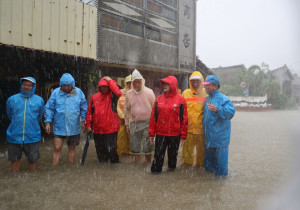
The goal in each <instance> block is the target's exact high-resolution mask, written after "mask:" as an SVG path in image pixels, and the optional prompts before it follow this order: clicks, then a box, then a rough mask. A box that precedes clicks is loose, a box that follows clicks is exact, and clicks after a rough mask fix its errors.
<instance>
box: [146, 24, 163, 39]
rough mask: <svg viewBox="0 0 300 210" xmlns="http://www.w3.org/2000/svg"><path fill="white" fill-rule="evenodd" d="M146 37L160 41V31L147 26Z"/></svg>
mask: <svg viewBox="0 0 300 210" xmlns="http://www.w3.org/2000/svg"><path fill="white" fill-rule="evenodd" d="M145 36H146V38H148V39H153V40H156V41H160V31H159V30H158V29H154V28H150V27H147V26H146V34H145Z"/></svg>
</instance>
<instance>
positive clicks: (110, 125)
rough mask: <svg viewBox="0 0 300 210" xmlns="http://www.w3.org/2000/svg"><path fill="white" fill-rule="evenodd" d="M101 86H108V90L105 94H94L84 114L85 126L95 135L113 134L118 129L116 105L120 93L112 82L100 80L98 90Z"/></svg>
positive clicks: (114, 82)
mask: <svg viewBox="0 0 300 210" xmlns="http://www.w3.org/2000/svg"><path fill="white" fill-rule="evenodd" d="M102 85H104V86H108V87H109V88H110V90H109V91H108V92H106V93H102V92H99V93H95V94H94V95H93V96H92V97H91V99H90V103H89V107H88V110H87V113H86V120H85V123H86V126H87V127H92V128H93V130H94V133H95V134H108V133H114V132H117V131H118V130H119V129H120V124H119V117H118V113H117V103H118V98H119V97H120V96H121V95H122V93H121V91H120V89H119V87H118V86H117V84H116V81H114V80H110V81H109V82H107V81H106V80H105V79H101V80H100V81H99V83H98V88H99V87H100V86H102Z"/></svg>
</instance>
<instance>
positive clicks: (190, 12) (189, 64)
mask: <svg viewBox="0 0 300 210" xmlns="http://www.w3.org/2000/svg"><path fill="white" fill-rule="evenodd" d="M178 14H179V16H178V20H179V21H178V22H179V38H178V49H179V55H178V57H179V68H180V69H189V70H195V69H196V54H195V53H196V2H195V1H194V0H180V1H179V4H178Z"/></svg>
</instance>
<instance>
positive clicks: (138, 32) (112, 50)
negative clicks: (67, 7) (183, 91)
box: [97, 0, 196, 88]
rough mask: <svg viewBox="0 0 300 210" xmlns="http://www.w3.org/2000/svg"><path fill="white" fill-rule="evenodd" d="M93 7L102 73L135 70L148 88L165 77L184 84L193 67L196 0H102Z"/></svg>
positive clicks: (112, 73) (98, 58) (98, 57)
mask: <svg viewBox="0 0 300 210" xmlns="http://www.w3.org/2000/svg"><path fill="white" fill-rule="evenodd" d="M97 7H98V47H97V61H98V65H99V66H100V67H99V68H100V69H101V70H102V72H104V73H105V74H111V75H114V76H116V77H124V76H126V74H129V73H131V72H132V70H133V69H134V68H137V69H138V70H140V71H141V72H142V74H143V76H144V77H145V78H146V84H147V85H148V86H150V87H153V84H154V83H156V82H157V81H159V79H161V78H162V77H164V76H167V75H175V76H177V78H178V79H179V83H180V85H181V88H186V87H187V75H188V74H190V73H191V72H192V71H194V70H195V66H196V56H195V47H196V36H195V33H196V29H195V26H196V22H195V21H196V1H195V0H180V1H179V0H104V1H98V5H97ZM185 83H186V84H185Z"/></svg>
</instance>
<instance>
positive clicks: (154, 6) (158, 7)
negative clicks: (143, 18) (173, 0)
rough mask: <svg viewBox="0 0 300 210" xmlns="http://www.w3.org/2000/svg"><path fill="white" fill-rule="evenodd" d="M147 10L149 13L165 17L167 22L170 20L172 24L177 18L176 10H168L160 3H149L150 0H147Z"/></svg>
mask: <svg viewBox="0 0 300 210" xmlns="http://www.w3.org/2000/svg"><path fill="white" fill-rule="evenodd" d="M147 9H148V10H149V11H151V12H154V13H157V14H159V15H161V16H162V17H165V18H167V19H169V20H172V21H174V22H177V18H176V14H177V12H176V10H173V9H171V8H168V7H166V6H163V5H162V4H160V3H157V2H154V1H151V0H147Z"/></svg>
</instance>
